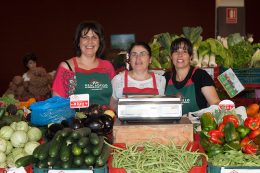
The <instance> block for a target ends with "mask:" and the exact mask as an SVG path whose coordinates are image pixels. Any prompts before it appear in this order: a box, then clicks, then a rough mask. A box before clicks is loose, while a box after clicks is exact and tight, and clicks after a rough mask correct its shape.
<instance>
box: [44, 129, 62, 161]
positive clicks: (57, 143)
mask: <svg viewBox="0 0 260 173" xmlns="http://www.w3.org/2000/svg"><path fill="white" fill-rule="evenodd" d="M62 143H63V137H62V135H61V133H60V134H58V135H57V136H55V138H53V139H52V141H51V144H50V148H49V152H48V154H49V156H50V157H56V156H57V155H58V154H59V150H60V147H61V144H62Z"/></svg>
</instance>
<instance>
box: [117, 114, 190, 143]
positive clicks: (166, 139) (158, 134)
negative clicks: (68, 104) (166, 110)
mask: <svg viewBox="0 0 260 173" xmlns="http://www.w3.org/2000/svg"><path fill="white" fill-rule="evenodd" d="M149 140H152V141H155V142H160V143H163V144H167V143H170V142H171V141H172V142H174V144H176V145H183V144H185V143H186V142H192V141H193V124H192V123H191V122H190V120H189V119H188V118H187V117H182V118H181V119H180V120H175V121H171V122H168V123H165V122H163V123H143V122H140V123H122V122H120V121H119V120H117V121H116V122H115V124H114V127H113V142H114V143H126V144H133V143H137V142H144V141H149Z"/></svg>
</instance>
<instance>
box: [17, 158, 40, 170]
mask: <svg viewBox="0 0 260 173" xmlns="http://www.w3.org/2000/svg"><path fill="white" fill-rule="evenodd" d="M36 162H37V159H35V158H34V156H33V155H27V156H24V157H21V158H19V159H17V160H16V161H15V165H16V167H17V168H19V167H21V166H23V167H25V166H27V165H29V164H33V163H36Z"/></svg>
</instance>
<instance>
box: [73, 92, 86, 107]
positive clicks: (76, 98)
mask: <svg viewBox="0 0 260 173" xmlns="http://www.w3.org/2000/svg"><path fill="white" fill-rule="evenodd" d="M87 107H89V94H75V95H71V96H70V108H87Z"/></svg>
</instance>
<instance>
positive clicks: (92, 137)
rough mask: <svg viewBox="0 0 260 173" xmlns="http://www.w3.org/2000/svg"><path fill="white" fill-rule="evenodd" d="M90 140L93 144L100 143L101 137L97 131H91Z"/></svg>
mask: <svg viewBox="0 0 260 173" xmlns="http://www.w3.org/2000/svg"><path fill="white" fill-rule="evenodd" d="M89 141H90V143H91V144H93V145H97V144H98V143H99V137H98V135H97V134H96V133H90V135H89Z"/></svg>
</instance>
